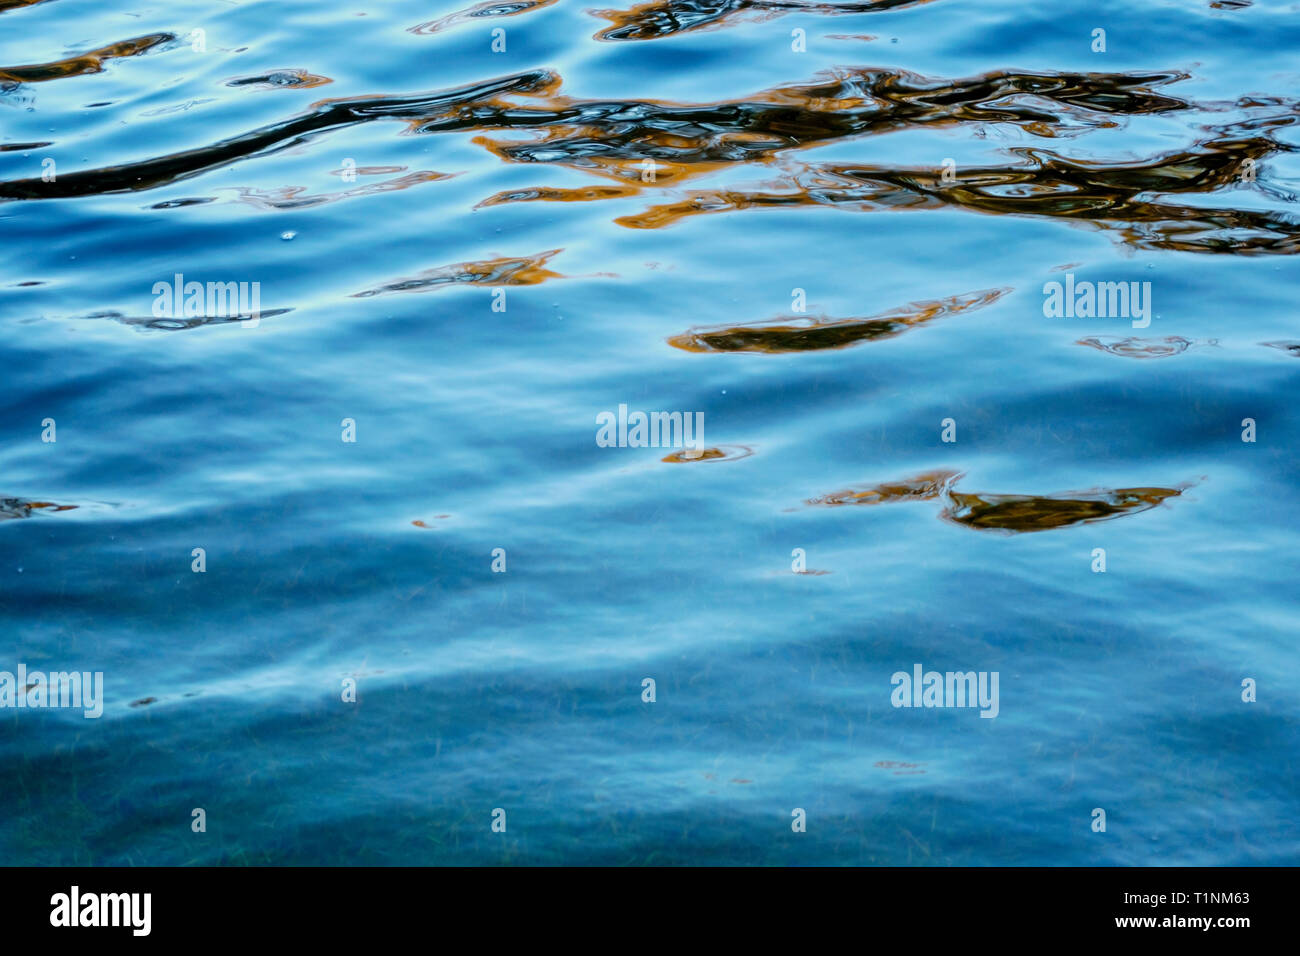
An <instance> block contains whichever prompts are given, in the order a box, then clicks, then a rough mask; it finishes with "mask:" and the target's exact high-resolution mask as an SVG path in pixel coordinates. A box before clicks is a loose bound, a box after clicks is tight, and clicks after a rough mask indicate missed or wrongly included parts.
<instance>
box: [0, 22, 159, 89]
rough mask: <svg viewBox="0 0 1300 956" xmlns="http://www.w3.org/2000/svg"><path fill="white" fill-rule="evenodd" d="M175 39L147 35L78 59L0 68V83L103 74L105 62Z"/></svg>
mask: <svg viewBox="0 0 1300 956" xmlns="http://www.w3.org/2000/svg"><path fill="white" fill-rule="evenodd" d="M175 39H176V34H174V33H150V34H148V35H147V36H142V37H136V38H135V39H133V40H123V41H121V42H120V43H110V44H109V45H108V46H104V47H100V48H99V49H98V50H91V51H90V52H89V53H80V54H78V55H77V56H70V57H67V58H66V59H63V60H54V61H52V62H50V63H34V64H31V65H29V66H0V83H4V82H9V83H44V82H46V81H47V80H58V79H62V78H64V77H68V76H82V75H84V74H86V73H101V72H103V70H104V61H105V60H115V59H118V58H119V57H126V56H138V55H139V54H141V53H144V52H145V51H147V50H152V49H153V48H154V47H156V46H158V45H159V44H161V43H168V42H170V41H172V40H175Z"/></svg>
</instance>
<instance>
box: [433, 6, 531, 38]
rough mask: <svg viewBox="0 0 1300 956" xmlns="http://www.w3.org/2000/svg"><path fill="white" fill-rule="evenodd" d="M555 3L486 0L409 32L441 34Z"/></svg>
mask: <svg viewBox="0 0 1300 956" xmlns="http://www.w3.org/2000/svg"><path fill="white" fill-rule="evenodd" d="M554 2H555V0H486V2H484V3H479V4H475V5H474V6H472V7H470V8H469V9H467V10H458V11H457V12H456V13H452V14H448V15H447V16H445V17H441V18H439V19H437V20H430V21H429V22H427V23H420V24H417V25H416V26H413V27H410V28H409V29H408V30H407V32H408V33H419V34H429V33H440V32H441V31H443V30H449V29H451V28H452V27H454V26H459V25H460V24H462V23H469V22H470V21H472V20H477V19H481V18H483V17H513V16H516V15H517V14H520V13H527V12H528V11H529V10H540V9H541V8H542V7H549V6H550V5H551V4H553V3H554Z"/></svg>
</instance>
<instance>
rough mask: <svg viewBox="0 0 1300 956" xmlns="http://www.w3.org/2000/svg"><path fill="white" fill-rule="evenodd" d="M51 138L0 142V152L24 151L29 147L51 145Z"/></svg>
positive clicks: (37, 147)
mask: <svg viewBox="0 0 1300 956" xmlns="http://www.w3.org/2000/svg"><path fill="white" fill-rule="evenodd" d="M53 145H54V143H53V142H52V141H51V140H45V141H44V142H40V143H0V153H18V152H26V151H27V150H29V149H40V148H41V147H42V146H53Z"/></svg>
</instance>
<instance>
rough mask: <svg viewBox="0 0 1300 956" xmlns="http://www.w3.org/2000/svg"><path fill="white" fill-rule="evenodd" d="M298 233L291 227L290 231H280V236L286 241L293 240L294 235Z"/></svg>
mask: <svg viewBox="0 0 1300 956" xmlns="http://www.w3.org/2000/svg"><path fill="white" fill-rule="evenodd" d="M296 235H298V234H297V233H296V232H294V231H293V230H292V229H291V230H289V231H288V232H282V233H280V238H281V239H283V240H284V241H285V242H292V241H293V237H294V236H296Z"/></svg>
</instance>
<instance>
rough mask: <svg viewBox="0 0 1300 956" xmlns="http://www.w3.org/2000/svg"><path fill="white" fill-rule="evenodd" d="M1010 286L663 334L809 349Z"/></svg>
mask: <svg viewBox="0 0 1300 956" xmlns="http://www.w3.org/2000/svg"><path fill="white" fill-rule="evenodd" d="M1010 291H1011V290H1010V289H1009V288H1003V289H985V290H984V291H982V292H970V293H967V294H965V295H956V296H952V297H950V298H947V299H938V300H936V301H933V302H913V303H910V304H909V305H905V306H902V307H900V308H897V309H893V310H891V311H889V312H882V313H881V314H880V315H877V316H873V317H871V318H867V319H829V318H826V317H824V316H821V317H815V316H814V317H801V316H787V317H784V318H781V319H776V320H773V321H774V323H775V324H771V323H762V324H755V325H738V326H732V327H729V328H728V327H720V328H714V329H692V330H691V331H689V332H684V333H682V334H681V335H674V336H672V337H671V338H670V339H668V344H669V345H672V346H674V347H676V348H679V349H684V350H685V351H687V352H769V353H772V352H813V351H819V350H822V349H842V348H848V347H849V346H851V345H857V344H858V343H859V342H869V341H873V340H876V339H890V338H893V337H894V336H896V335H901V334H902V333H903V332H905V331H907V329H909V328H911V327H912V326H916V325H923V324H925V323H926V322H929V321H931V320H932V319H937V318H941V317H943V316H948V315H955V314H957V313H959V312H964V311H966V310H967V309H978V308H982V307H984V306H986V305H991V304H992V303H994V302H996V301H997V300H998V299H1000V298H1002V296H1004V295H1006V294H1007V293H1008V292H1010Z"/></svg>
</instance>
